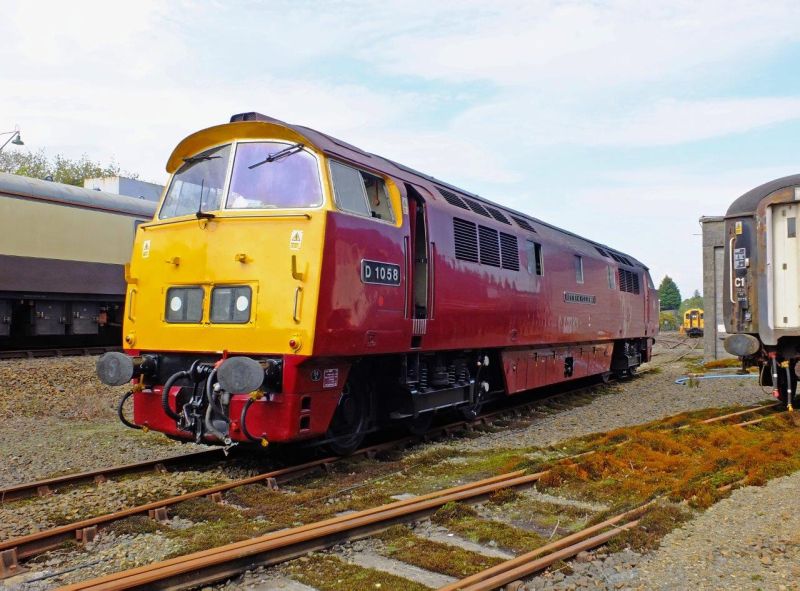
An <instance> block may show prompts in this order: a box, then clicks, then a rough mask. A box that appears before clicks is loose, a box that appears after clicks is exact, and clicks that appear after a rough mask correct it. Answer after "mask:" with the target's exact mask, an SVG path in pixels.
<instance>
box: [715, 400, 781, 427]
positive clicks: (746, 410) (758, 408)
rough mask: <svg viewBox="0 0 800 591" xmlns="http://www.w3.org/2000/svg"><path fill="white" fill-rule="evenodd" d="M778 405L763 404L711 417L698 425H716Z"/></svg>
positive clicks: (775, 403)
mask: <svg viewBox="0 0 800 591" xmlns="http://www.w3.org/2000/svg"><path fill="white" fill-rule="evenodd" d="M779 404H780V403H779V402H773V403H771V404H765V405H763V406H756V407H755V408H747V409H745V410H740V411H739V412H732V413H730V414H727V415H722V416H719V417H712V418H710V419H705V420H703V421H700V424H703V425H708V424H710V423H716V422H718V421H724V420H726V419H732V418H734V417H740V416H742V415H747V414H750V413H754V412H759V411H761V410H767V409H770V408H775V407H776V406H778V405H779Z"/></svg>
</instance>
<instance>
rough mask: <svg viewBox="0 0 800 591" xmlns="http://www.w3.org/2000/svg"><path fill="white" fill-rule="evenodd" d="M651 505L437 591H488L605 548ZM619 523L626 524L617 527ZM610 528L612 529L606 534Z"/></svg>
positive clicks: (636, 520) (613, 518) (634, 524)
mask: <svg viewBox="0 0 800 591" xmlns="http://www.w3.org/2000/svg"><path fill="white" fill-rule="evenodd" d="M651 504H652V503H648V504H646V505H643V506H641V507H637V508H636V509H632V510H631V511H627V512H625V513H621V514H620V515H616V516H615V517H611V518H609V519H606V520H605V521H603V522H601V523H598V524H596V525H593V526H591V527H587V528H586V529H583V530H581V531H579V532H576V533H574V534H570V535H568V536H565V537H563V538H560V539H558V540H556V541H555V542H551V543H550V544H547V545H545V546H541V547H540V548H536V549H535V550H532V551H531V552H528V553H526V554H522V555H520V556H517V557H516V558H512V559H510V560H507V561H505V562H501V563H500V564H498V565H495V566H493V567H490V568H488V569H486V570H483V571H481V572H479V573H475V574H474V575H471V576H469V577H466V578H464V579H461V580H460V581H456V582H455V583H451V584H449V585H445V586H444V587H440V588H439V589H438V591H483V590H487V591H488V590H490V589H497V588H499V587H502V586H503V585H505V584H507V583H511V582H513V581H516V580H518V579H520V578H522V577H526V576H529V575H531V574H533V573H535V572H538V571H540V570H543V569H545V568H547V567H548V566H550V565H552V564H553V563H555V562H557V561H559V560H563V559H565V558H570V557H572V556H575V555H576V554H578V553H579V552H582V551H584V550H589V549H591V548H595V547H597V546H600V545H602V544H605V543H606V542H607V541H608V540H610V539H611V538H613V537H614V536H616V535H619V534H620V533H622V532H623V531H625V530H628V529H631V528H632V527H635V526H636V525H638V523H639V521H638V517H640V516H641V515H642V514H643V513H645V512H646V511H647V509H648V508H649V507H650V505H651ZM620 522H625V523H623V524H622V525H617V524H619V523H620ZM608 528H613V529H611V530H609V531H604V530H606V529H608Z"/></svg>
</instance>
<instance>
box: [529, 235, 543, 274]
mask: <svg viewBox="0 0 800 591" xmlns="http://www.w3.org/2000/svg"><path fill="white" fill-rule="evenodd" d="M525 254H526V256H527V258H528V273H530V274H531V275H542V274H543V273H542V271H543V268H542V245H541V244H539V243H538V242H534V241H533V240H526V241H525Z"/></svg>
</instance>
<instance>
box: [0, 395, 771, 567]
mask: <svg viewBox="0 0 800 591" xmlns="http://www.w3.org/2000/svg"><path fill="white" fill-rule="evenodd" d="M558 396H563V394H561V395H556V397H558ZM535 405H536V403H529V404H528V405H526V407H528V408H526V410H527V411H530V410H531V409H532V407H534V406H535ZM774 406H775V405H764V406H759V407H755V408H752V409H746V410H744V411H738V412H735V413H729V414H726V415H722V416H719V417H714V418H712V419H707V420H705V421H701V422H702V423H711V422H718V421H722V420H728V419H738V418H740V417H743V416H745V415H747V414H753V413H757V412H761V411H764V410H769V409H771V408H773V407H774ZM521 412H522V410H521V409H520V408H514V409H510V410H507V409H506V410H500V411H496V412H494V413H490V414H487V415H484V416H482V417H480V418H478V419H476V420H475V421H461V422H458V423H451V424H448V425H444V426H442V427H437V428H436V429H435V430H432V431H431V432H429V433H427V434H426V436H428V437H432V436H434V435H435V434H440V435H442V434H445V435H449V434H451V433H453V432H454V431H455V430H456V429H470V428H473V427H474V426H475V425H476V424H480V423H483V424H486V423H488V422H489V421H490V420H493V419H494V420H496V419H497V418H499V417H503V416H507V415H509V414H515V415H516V414H521ZM419 439H420V438H419V437H406V438H404V439H401V440H396V441H391V442H386V443H383V444H380V445H376V446H371V447H366V448H363V449H361V450H359V451H358V452H356V454H360V455H363V456H367V457H370V456H374V455H376V454H378V453H379V452H381V451H383V450H388V449H392V448H397V447H401V446H403V445H407V444H410V443H413V442H416V441H419ZM214 451H215V452H217V453H219V450H213V451H212V452H200V453H199V454H193V456H195V457H196V456H204V455H205V454H208V453H213V452H214ZM588 453H591V452H588ZM580 455H581V456H583V455H586V453H584V454H580ZM190 457H191V456H190ZM177 459H180V458H177ZM564 459H569V458H564ZM339 460H341V458H338V457H328V458H322V459H318V460H314V461H311V462H306V463H302V464H298V465H295V466H291V467H287V468H282V469H279V470H273V471H269V472H265V473H262V474H258V475H256V476H252V477H249V478H243V479H238V480H234V481H231V482H226V483H223V484H219V485H216V486H212V487H209V488H205V489H201V490H196V491H192V492H189V493H186V494H182V495H177V496H173V497H169V498H165V499H162V500H159V501H154V502H151V503H146V504H143V505H139V506H136V507H131V508H128V509H124V510H122V511H117V512H114V513H109V514H106V515H101V516H97V517H92V518H89V519H84V520H81V521H77V522H74V523H70V524H67V525H62V526H59V527H55V528H52V529H49V530H44V531H40V532H36V533H33V534H29V535H26V536H21V537H17V538H13V539H10V540H6V541H4V542H0V578H4V577H9V576H13V575H14V574H16V573H17V572H20V570H21V567H20V561H22V560H25V559H29V558H31V557H33V556H36V555H38V554H41V553H43V552H45V551H47V550H51V549H53V548H56V547H58V546H59V545H60V544H62V543H64V542H66V541H70V540H77V541H79V542H90V541H92V540H93V539H94V538H95V536H96V535H97V532H98V529H100V528H103V527H107V526H108V525H110V524H112V523H115V522H117V521H120V520H122V519H126V518H129V517H133V516H135V515H148V516H150V517H152V518H155V519H158V520H166V519H167V511H168V508H169V507H171V506H174V505H176V504H178V503H182V502H185V501H188V500H191V499H198V498H202V497H206V498H210V499H212V500H215V501H221V500H222V494H223V493H225V492H226V491H230V490H233V489H235V488H238V487H242V486H245V485H249V484H257V483H261V484H265V485H268V486H269V487H271V488H277V487H278V485H279V484H282V483H285V482H288V481H291V480H293V479H296V478H299V477H301V476H304V475H307V474H309V473H310V472H313V471H316V470H327V469H329V468H330V467H331V466H332V464H334V463H335V462H337V461H339ZM560 461H563V459H562V460H560ZM148 464H153V462H150V463H148ZM134 466H138V465H134ZM124 468H126V467H119V468H117V470H119V469H124ZM89 474H92V473H85V474H84V475H79V476H85V477H86V478H88V475H89ZM518 476H522V475H521V474H518ZM539 476H541V474H540V475H539ZM539 476H537V479H538V477H539ZM34 484H35V483H31V485H28V487H29V489H30V487H33V485H34ZM578 551H580V550H578Z"/></svg>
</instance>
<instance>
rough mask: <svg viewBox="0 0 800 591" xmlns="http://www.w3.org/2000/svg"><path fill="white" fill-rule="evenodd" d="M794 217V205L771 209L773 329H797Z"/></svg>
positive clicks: (797, 270)
mask: <svg viewBox="0 0 800 591" xmlns="http://www.w3.org/2000/svg"><path fill="white" fill-rule="evenodd" d="M797 214H798V205H797V204H795V203H786V204H778V205H773V206H772V294H773V295H772V297H773V306H774V307H773V310H774V316H773V326H774V327H775V328H796V327H798V326H800V310H798V304H797V302H798V294H800V289H798V287H800V285H798V283H799V282H800V268H799V267H798V239H797Z"/></svg>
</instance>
